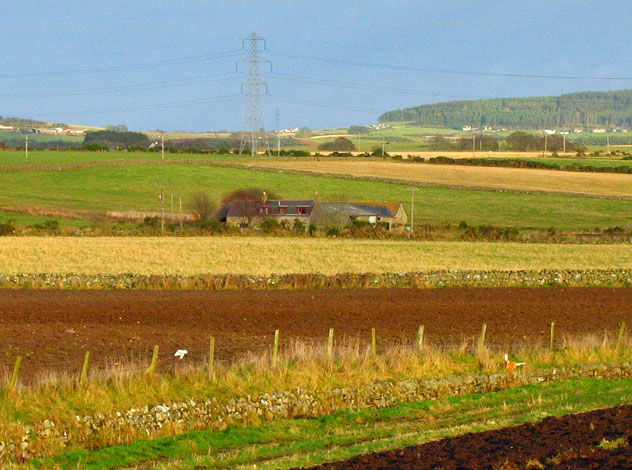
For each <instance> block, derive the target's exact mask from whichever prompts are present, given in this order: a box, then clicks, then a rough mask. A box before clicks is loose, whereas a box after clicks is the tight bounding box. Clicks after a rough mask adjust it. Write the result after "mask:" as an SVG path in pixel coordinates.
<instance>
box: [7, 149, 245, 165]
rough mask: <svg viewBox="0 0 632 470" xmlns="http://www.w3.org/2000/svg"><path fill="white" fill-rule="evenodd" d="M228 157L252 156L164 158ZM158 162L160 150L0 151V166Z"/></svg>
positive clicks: (212, 156) (178, 156) (171, 156)
mask: <svg viewBox="0 0 632 470" xmlns="http://www.w3.org/2000/svg"><path fill="white" fill-rule="evenodd" d="M187 158H189V159H195V160H200V159H207V158H208V159H214V160H218V159H230V160H237V161H239V160H244V159H249V158H252V157H250V155H216V154H199V153H196V154H188V153H170V152H165V160H185V159H187ZM153 160H155V161H156V162H160V161H161V160H162V154H161V152H125V151H110V152H83V151H71V150H68V151H56V150H38V151H29V154H28V160H27V159H26V153H25V152H24V151H15V150H4V151H0V167H2V166H3V165H56V164H64V165H65V164H73V163H87V162H97V163H98V162H135V161H136V162H145V161H153Z"/></svg>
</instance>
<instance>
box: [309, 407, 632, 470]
mask: <svg viewBox="0 0 632 470" xmlns="http://www.w3.org/2000/svg"><path fill="white" fill-rule="evenodd" d="M631 420H632V405H626V406H621V407H616V408H610V409H606V410H597V411H591V412H588V413H581V414H575V415H568V416H564V417H561V418H546V419H544V420H543V421H541V422H540V423H536V424H524V425H521V426H516V427H513V428H506V429H500V430H497V431H486V432H480V433H471V434H465V435H463V436H459V437H455V438H448V439H442V440H439V441H434V442H430V443H428V444H424V445H421V446H415V447H408V448H406V449H399V450H392V451H388V452H382V453H374V454H367V455H361V456H359V457H355V458H353V459H351V460H348V461H346V462H337V463H330V464H324V465H320V466H317V467H313V469H312V470H316V469H318V470H342V469H344V470H360V469H361V470H387V469H388V470H400V469H401V470H403V469H406V470H431V469H433V470H434V469H443V470H453V469H481V470H482V469H489V470H492V469H512V470H514V469H515V470H517V469H537V468H546V469H577V470H579V469H632V449H631V448H630V447H629V446H630V442H631V438H632V429H631V428H630V422H631ZM602 439H606V440H607V441H609V442H610V443H612V441H615V440H617V439H622V441H621V444H622V447H617V448H614V449H606V448H603V447H606V446H603V445H602V446H601V447H600V443H601V442H602Z"/></svg>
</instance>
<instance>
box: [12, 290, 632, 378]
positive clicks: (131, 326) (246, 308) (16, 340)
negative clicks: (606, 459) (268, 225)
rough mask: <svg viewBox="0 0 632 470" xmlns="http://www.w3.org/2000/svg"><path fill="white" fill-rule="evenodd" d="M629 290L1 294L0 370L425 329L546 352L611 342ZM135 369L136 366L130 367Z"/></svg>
mask: <svg viewBox="0 0 632 470" xmlns="http://www.w3.org/2000/svg"><path fill="white" fill-rule="evenodd" d="M630 305H632V289H607V288H543V289H531V288H504V289H483V288H481V289H477V288H469V289H460V288H456V289H367V290H319V291H318V290H306V291H300V290H299V291H297V290H287V291H276V290H275V291H241V292H235V291H147V290H143V291H129V290H125V291H123V290H121V291H107V290H98V291H89V290H78V291H72V290H0V366H4V368H5V370H8V369H10V368H11V367H12V366H13V362H14V361H15V358H16V356H18V355H22V356H24V360H23V365H22V373H21V376H22V377H29V376H33V375H34V374H37V373H39V372H41V371H43V370H46V369H54V370H64V371H73V372H74V371H77V370H78V369H80V367H81V362H82V360H83V355H84V353H85V351H86V350H90V351H91V353H92V364H93V365H94V364H95V363H96V364H103V363H104V362H106V361H108V360H110V361H111V360H112V359H117V360H123V359H125V358H136V359H138V358H141V359H142V361H143V362H144V361H147V359H148V355H149V352H150V350H151V349H152V347H153V345H154V344H159V345H160V348H161V357H163V358H164V360H163V361H162V362H163V364H164V363H165V362H167V361H166V359H167V357H171V356H172V355H173V353H174V352H175V350H176V349H178V348H183V349H187V350H188V351H189V356H187V358H186V360H185V361H182V362H181V363H186V362H187V361H195V360H202V359H203V358H204V357H206V355H207V350H208V349H207V348H208V340H209V337H210V336H214V337H216V341H217V352H216V357H217V358H218V359H220V360H228V359H233V358H235V357H238V356H240V355H242V354H243V353H244V352H246V351H262V350H269V348H270V345H271V343H272V338H273V336H274V330H275V329H279V330H281V338H282V340H283V341H288V340H289V339H291V338H299V339H303V340H310V341H319V342H320V341H322V342H324V341H325V340H326V337H327V331H328V329H329V328H334V329H335V334H336V338H337V339H338V340H339V339H341V338H343V337H345V336H346V337H361V338H366V339H367V340H369V338H370V334H371V328H376V331H377V333H378V338H379V344H386V343H388V342H394V341H397V342H402V341H404V342H406V341H413V340H414V338H415V335H416V332H417V328H418V326H419V325H425V331H426V339H427V341H429V342H431V343H440V344H447V343H452V344H453V343H461V342H462V341H463V340H464V339H466V340H472V339H473V338H474V337H476V336H477V335H478V334H479V331H480V328H481V325H482V323H487V325H488V326H487V341H488V343H490V344H494V345H509V344H515V343H516V342H517V341H520V342H525V341H528V342H532V343H536V344H540V345H545V344H547V341H548V334H549V333H548V332H549V324H550V322H551V321H555V323H556V332H557V335H558V338H560V340H561V339H562V337H563V335H571V334H577V333H592V332H596V333H599V334H602V333H603V331H604V330H605V329H608V330H610V331H612V332H613V334H615V333H616V330H617V328H618V325H619V324H620V322H622V321H625V322H627V324H628V325H630V324H632V310H631V309H630ZM137 362H138V361H137Z"/></svg>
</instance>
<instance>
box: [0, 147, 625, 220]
mask: <svg viewBox="0 0 632 470" xmlns="http://www.w3.org/2000/svg"><path fill="white" fill-rule="evenodd" d="M130 155H133V154H130ZM209 158H210V157H209ZM231 158H232V157H231ZM248 187H258V188H266V189H268V190H270V191H274V192H275V193H278V194H279V195H281V196H282V197H285V198H301V199H304V198H311V197H312V195H313V193H314V191H318V193H319V194H320V196H321V197H322V198H323V199H326V200H327V199H328V200H347V199H355V200H372V201H401V202H403V203H404V205H405V207H406V210H407V211H408V213H409V214H410V207H411V186H409V185H405V184H395V183H385V182H375V181H368V180H359V179H353V178H336V177H325V176H317V175H294V174H289V173H284V172H280V171H259V170H251V169H235V168H227V167H211V166H199V165H185V164H169V165H160V164H133V163H132V164H129V165H119V166H95V167H87V168H75V169H65V170H61V171H55V170H52V171H47V170H11V171H3V172H0V207H17V208H26V207H57V208H64V209H88V210H117V211H128V210H139V211H159V210H160V204H159V201H158V194H159V193H160V192H161V191H164V193H165V194H166V196H167V207H166V209H167V210H170V207H169V201H170V195H171V194H173V195H174V200H176V201H177V200H178V198H179V197H180V195H181V196H182V198H183V201H185V202H186V201H187V200H188V199H189V197H190V196H191V194H192V193H193V192H195V191H200V190H203V191H206V192H207V193H208V194H209V195H210V196H211V197H212V198H214V199H215V200H217V201H219V200H221V198H222V197H223V196H224V195H225V194H227V193H229V192H231V191H233V190H235V189H240V188H248ZM462 220H464V221H466V222H467V223H468V224H470V225H472V224H474V225H479V224H492V225H497V226H518V227H538V228H548V227H555V228H557V229H592V228H595V227H601V228H605V227H612V226H615V225H620V226H629V225H630V224H631V221H632V201H627V200H624V201H621V200H610V199H597V198H579V197H572V196H563V195H547V194H522V193H511V192H500V191H475V190H456V189H448V188H434V187H421V186H420V187H418V190H417V191H416V192H415V224H416V225H418V224H423V223H431V224H440V223H444V222H449V223H453V224H458V223H459V222H460V221H462Z"/></svg>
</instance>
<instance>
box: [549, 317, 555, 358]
mask: <svg viewBox="0 0 632 470" xmlns="http://www.w3.org/2000/svg"><path fill="white" fill-rule="evenodd" d="M554 347H555V322H554V321H552V322H551V338H550V339H549V349H550V350H551V351H553V349H554Z"/></svg>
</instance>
